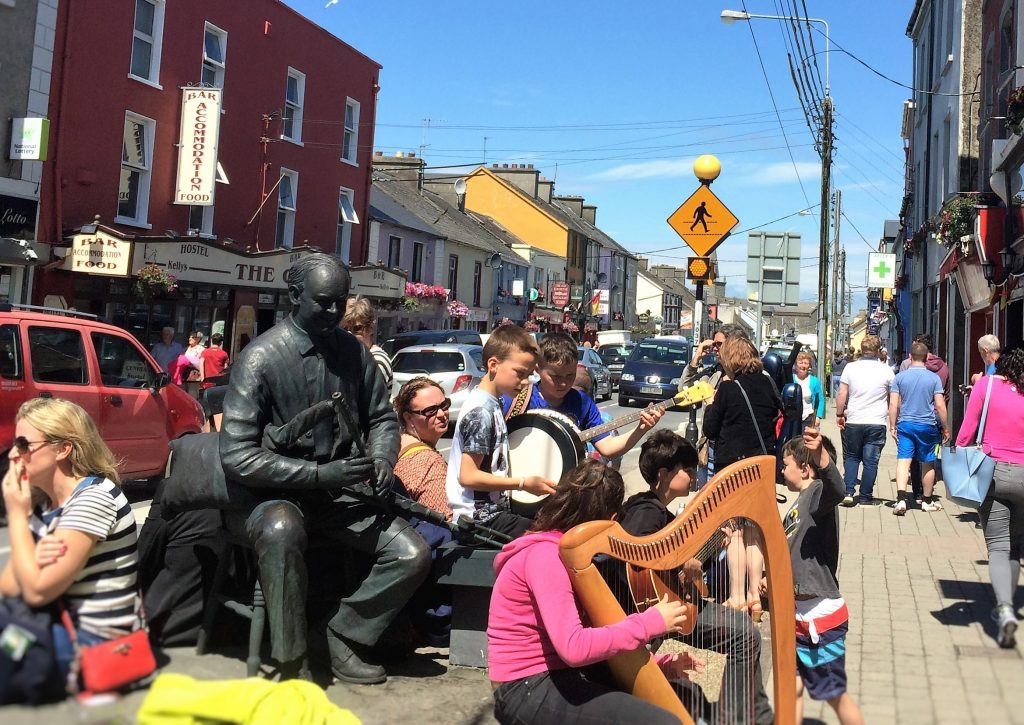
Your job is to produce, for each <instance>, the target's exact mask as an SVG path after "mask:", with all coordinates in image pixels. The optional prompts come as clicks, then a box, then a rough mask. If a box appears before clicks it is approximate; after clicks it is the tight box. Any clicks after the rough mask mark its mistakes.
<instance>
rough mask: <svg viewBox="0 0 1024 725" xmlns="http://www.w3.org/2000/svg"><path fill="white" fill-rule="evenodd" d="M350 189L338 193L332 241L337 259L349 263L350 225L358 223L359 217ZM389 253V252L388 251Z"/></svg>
mask: <svg viewBox="0 0 1024 725" xmlns="http://www.w3.org/2000/svg"><path fill="white" fill-rule="evenodd" d="M352 199H353V195H352V190H351V189H345V188H342V189H341V190H340V191H339V193H338V231H337V234H336V235H335V239H334V251H335V253H336V254H337V255H338V258H339V259H340V260H341V261H342V262H345V263H346V264H347V263H348V262H349V256H350V255H351V254H352V225H353V224H358V223H359V215H358V214H356V208H355V206H354V205H353V203H352ZM389 251H390V250H389Z"/></svg>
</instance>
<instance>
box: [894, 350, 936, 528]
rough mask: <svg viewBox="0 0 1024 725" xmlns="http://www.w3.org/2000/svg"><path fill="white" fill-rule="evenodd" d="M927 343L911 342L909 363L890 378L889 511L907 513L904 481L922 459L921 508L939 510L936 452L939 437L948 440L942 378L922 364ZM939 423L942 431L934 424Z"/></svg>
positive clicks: (898, 514) (899, 513)
mask: <svg viewBox="0 0 1024 725" xmlns="http://www.w3.org/2000/svg"><path fill="white" fill-rule="evenodd" d="M927 358H928V347H927V346H926V345H925V344H924V343H921V342H915V343H914V344H913V345H911V346H910V367H909V368H907V369H906V370H904V371H903V372H901V373H900V374H899V375H897V376H896V378H895V379H894V380H893V381H892V388H891V390H890V393H889V428H890V432H891V433H892V437H893V438H895V439H896V489H897V490H896V504H895V505H894V506H893V509H892V512H893V513H894V514H895V515H897V516H903V515H905V514H906V513H907V499H908V495H907V483H908V481H909V480H910V465H911V462H912V461H913V460H914V459H915V458H916V459H917V460H919V461H920V462H921V483H922V484H923V488H924V502H923V503H922V504H921V509H922V510H923V511H928V512H932V511H941V510H942V504H940V503H939V502H938V501H936V500H935V496H934V495H933V494H934V489H935V453H936V449H937V448H938V446H939V442H940V441H942V440H946V441H948V440H949V437H950V434H949V420H948V419H947V417H946V399H945V397H944V396H943V393H942V380H941V379H940V378H939V376H938V375H936V374H935V373H933V372H932V371H931V370H929V369H928V368H927V367H925V361H926V360H927ZM936 421H938V423H939V425H941V427H942V434H941V436H940V434H939V428H938V427H936Z"/></svg>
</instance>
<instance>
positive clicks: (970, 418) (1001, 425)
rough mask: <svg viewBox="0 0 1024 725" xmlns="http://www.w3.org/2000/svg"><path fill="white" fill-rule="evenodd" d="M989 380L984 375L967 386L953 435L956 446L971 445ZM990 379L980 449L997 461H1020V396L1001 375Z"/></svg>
mask: <svg viewBox="0 0 1024 725" xmlns="http://www.w3.org/2000/svg"><path fill="white" fill-rule="evenodd" d="M989 379H990V378H989V376H988V375H985V376H983V377H981V378H980V379H978V381H977V382H976V383H974V387H973V388H972V389H971V397H970V399H969V400H968V401H967V410H966V411H964V422H963V423H961V424H960V433H959V434H958V435H957V437H956V444H957V445H958V446H969V445H973V444H974V440H975V438H976V437H977V433H978V423H979V422H980V421H981V408H982V406H983V405H984V403H985V391H986V389H987V388H988V381H989ZM991 380H992V397H991V399H990V400H989V404H988V417H987V418H986V419H985V432H984V438H983V439H982V449H983V450H984V451H985V453H987V454H988V455H990V456H992V457H993V458H994V459H996V460H997V461H1004V462H1006V463H1021V464H1024V395H1021V394H1020V393H1019V392H1018V391H1017V388H1016V387H1014V386H1013V384H1011V383H1010V382H1008V381H1007V380H1006V379H1005V378H1002V377H999V376H995V375H994V376H992V377H991Z"/></svg>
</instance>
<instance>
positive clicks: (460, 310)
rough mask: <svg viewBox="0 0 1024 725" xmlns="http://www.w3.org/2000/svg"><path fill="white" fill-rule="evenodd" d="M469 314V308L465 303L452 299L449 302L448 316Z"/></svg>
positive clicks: (465, 315)
mask: <svg viewBox="0 0 1024 725" xmlns="http://www.w3.org/2000/svg"><path fill="white" fill-rule="evenodd" d="M468 315H469V308H468V307H466V305H465V304H463V303H462V302H459V301H458V300H452V301H451V302H449V303H448V316H449V317H467V316H468Z"/></svg>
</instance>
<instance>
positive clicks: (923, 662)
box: [804, 405, 1024, 725]
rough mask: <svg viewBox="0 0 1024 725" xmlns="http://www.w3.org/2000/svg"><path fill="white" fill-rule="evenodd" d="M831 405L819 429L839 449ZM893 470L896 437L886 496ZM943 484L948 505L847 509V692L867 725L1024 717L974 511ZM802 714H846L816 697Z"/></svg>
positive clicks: (1022, 671)
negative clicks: (1000, 642) (998, 631)
mask: <svg viewBox="0 0 1024 725" xmlns="http://www.w3.org/2000/svg"><path fill="white" fill-rule="evenodd" d="M832 413H833V408H832V406H831V405H830V406H829V411H828V414H829V416H830V419H828V420H825V421H824V422H823V424H822V430H823V432H824V434H825V435H827V436H829V437H830V438H832V440H833V441H834V442H835V443H836V446H837V448H839V449H840V451H841V449H842V446H841V436H840V432H839V430H838V428H837V427H836V425H835V422H834V420H833V419H831V416H832ZM840 455H841V453H840ZM895 476H896V445H895V442H894V441H893V440H892V438H889V439H888V441H887V443H886V446H885V448H884V449H883V451H882V458H881V462H880V465H879V473H878V480H877V481H876V483H875V495H876V496H877V497H880V498H883V499H886V501H887V503H891V502H892V501H893V500H894V499H895V498H896V484H895V482H894V481H893V480H892V479H894V478H895ZM936 491H937V493H939V494H940V495H942V496H943V498H942V499H941V501H942V505H943V506H944V507H945V510H944V511H939V512H935V513H925V512H924V511H921V510H920V509H916V508H911V510H909V511H908V512H907V514H906V516H903V517H898V516H894V515H893V513H892V509H891V508H890V507H889V506H888V505H883V506H875V507H856V508H850V509H846V508H840V509H839V512H840V513H839V515H840V519H841V521H842V534H841V540H840V550H841V552H842V554H841V559H840V569H839V582H840V588H841V590H842V592H843V596H844V597H845V598H846V600H847V602H848V604H849V608H850V617H851V621H850V634H849V638H848V640H847V660H846V666H847V673H848V675H849V688H850V692H851V694H852V695H853V696H854V698H856V700H857V701H858V702H859V703H860V705H861V707H862V709H863V711H864V715H865V719H866V721H867V722H868V723H901V724H903V723H906V724H907V725H913V724H915V723H971V722H974V723H985V724H986V725H994V724H995V723H1024V707H1022V706H1021V704H1020V695H1021V689H1022V687H1024V660H1022V659H1021V656H1020V645H1018V649H1015V650H1001V649H999V648H998V647H997V646H996V643H995V640H994V636H995V625H994V624H993V623H992V621H991V619H990V618H989V614H990V612H991V610H992V607H993V604H994V602H993V599H992V592H991V588H990V586H989V579H988V564H987V561H988V555H987V552H986V549H985V540H984V537H983V536H982V532H981V530H980V529H979V528H977V527H976V525H975V523H976V522H977V521H978V516H977V513H976V512H975V511H974V510H973V509H961V508H960V507H958V506H957V505H956V504H954V503H952V502H950V501H947V500H946V499H945V498H944V494H945V488H944V487H943V486H942V485H941V484H939V485H938V486H937V487H936ZM1021 604H1022V602H1020V601H1018V602H1017V606H1020V605H1021ZM804 716H805V718H815V717H817V718H819V719H820V720H821V721H824V722H827V723H834V722H838V720H837V718H836V717H835V716H834V715H833V713H832V709H831V708H830V707H828V705H827V704H825V703H821V704H819V703H812V702H810V701H807V703H806V706H805V710H804Z"/></svg>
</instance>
